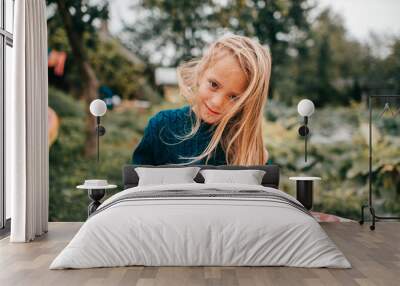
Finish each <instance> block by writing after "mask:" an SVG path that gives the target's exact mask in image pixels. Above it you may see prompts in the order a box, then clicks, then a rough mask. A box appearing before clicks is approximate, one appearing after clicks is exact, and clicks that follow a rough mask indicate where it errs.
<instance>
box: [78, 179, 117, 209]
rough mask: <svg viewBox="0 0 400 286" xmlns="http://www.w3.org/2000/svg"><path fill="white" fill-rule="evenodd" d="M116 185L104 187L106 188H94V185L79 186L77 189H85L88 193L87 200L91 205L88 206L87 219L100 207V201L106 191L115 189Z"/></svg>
mask: <svg viewBox="0 0 400 286" xmlns="http://www.w3.org/2000/svg"><path fill="white" fill-rule="evenodd" d="M116 187H117V185H106V186H94V185H79V186H77V187H76V188H77V189H85V190H87V191H88V196H89V199H90V200H91V203H90V204H89V206H88V217H89V216H90V215H91V214H92V213H93V212H95V211H96V209H97V208H98V207H99V205H101V202H100V200H101V199H102V198H103V197H104V195H105V193H106V190H111V189H115V188H116Z"/></svg>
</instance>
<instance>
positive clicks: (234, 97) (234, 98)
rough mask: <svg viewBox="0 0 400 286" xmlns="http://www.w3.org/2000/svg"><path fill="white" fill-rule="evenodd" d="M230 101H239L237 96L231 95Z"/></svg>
mask: <svg viewBox="0 0 400 286" xmlns="http://www.w3.org/2000/svg"><path fill="white" fill-rule="evenodd" d="M229 99H230V100H236V99H238V96H237V95H230V96H229Z"/></svg>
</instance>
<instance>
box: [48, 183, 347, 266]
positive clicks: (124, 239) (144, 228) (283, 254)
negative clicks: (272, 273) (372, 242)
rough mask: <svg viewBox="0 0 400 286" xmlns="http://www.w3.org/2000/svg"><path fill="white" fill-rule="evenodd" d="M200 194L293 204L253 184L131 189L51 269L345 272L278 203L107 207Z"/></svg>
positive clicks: (342, 262)
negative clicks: (258, 194) (265, 195)
mask: <svg viewBox="0 0 400 286" xmlns="http://www.w3.org/2000/svg"><path fill="white" fill-rule="evenodd" d="M207 189H213V190H214V191H215V190H217V191H224V190H225V191H227V190H229V191H232V190H237V191H239V190H242V191H243V190H262V191H266V192H269V193H270V194H271V193H272V194H277V195H280V196H284V197H286V198H288V199H290V200H291V201H293V202H296V203H298V204H299V202H298V201H297V200H296V199H294V198H293V197H292V196H290V195H288V194H286V193H284V192H282V191H280V190H277V189H273V188H268V187H264V186H258V185H245V184H199V183H189V184H174V185H153V186H138V187H134V188H130V189H127V190H124V191H122V192H120V193H118V194H115V195H114V196H112V197H110V198H109V199H107V200H106V201H105V202H104V203H103V204H102V205H101V206H100V207H99V209H98V210H99V211H98V213H96V214H95V215H93V216H92V217H90V218H89V219H88V220H87V221H86V222H85V223H84V224H83V225H82V227H81V228H80V230H79V231H78V233H77V234H76V235H75V236H74V238H73V239H72V240H71V242H70V243H69V244H68V245H67V246H66V247H65V248H64V250H63V251H62V252H61V253H60V254H59V255H58V256H57V257H56V258H55V259H54V261H53V262H52V264H51V265H50V269H63V268H90V267H112V266H127V265H145V266H189V265H190V266H194V265H198V266H200V265H204V266H207V265H208V266H210V265H213V266H241V265H243V266H244V265H246V266H294V267H331V268H351V265H350V263H349V261H348V260H347V259H346V258H345V257H344V255H343V254H342V252H341V251H340V250H339V249H338V248H337V247H336V245H335V244H334V242H333V241H332V240H331V239H330V238H329V237H328V236H327V234H326V233H325V231H324V230H323V229H322V228H321V226H320V225H319V224H318V222H317V221H316V220H315V219H314V218H313V217H311V216H310V215H308V214H307V213H305V212H303V211H301V210H299V209H298V208H295V207H293V206H291V205H289V204H285V203H281V202H278V201H274V200H264V199H262V198H245V197H241V198H235V197H226V198H225V197H224V198H221V197H201V198H199V197H182V198H179V197H173V198H150V199H138V200H126V201H124V200H122V201H120V202H118V203H114V204H113V202H115V200H118V199H119V198H121V197H123V196H126V195H129V194H131V193H133V192H146V191H160V192H162V191H168V190H192V191H193V190H198V191H199V192H200V191H206V190H207ZM134 194H137V193H134ZM102 208H103V210H102V211H100V210H101V209H102Z"/></svg>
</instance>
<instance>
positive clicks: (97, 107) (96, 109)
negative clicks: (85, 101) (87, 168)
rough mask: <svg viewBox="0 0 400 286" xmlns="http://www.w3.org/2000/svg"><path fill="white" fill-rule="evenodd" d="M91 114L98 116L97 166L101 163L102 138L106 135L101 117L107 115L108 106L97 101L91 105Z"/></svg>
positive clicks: (101, 101)
mask: <svg viewBox="0 0 400 286" xmlns="http://www.w3.org/2000/svg"><path fill="white" fill-rule="evenodd" d="M89 109H90V113H91V114H93V115H94V116H96V134H97V164H98V163H99V161H100V139H99V137H100V136H103V135H104V134H105V133H106V129H105V128H104V126H102V125H100V117H101V116H103V115H104V114H106V112H107V105H106V103H105V102H104V101H103V100H101V99H95V100H93V101H92V102H91V103H90V107H89Z"/></svg>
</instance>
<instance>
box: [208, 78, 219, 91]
mask: <svg viewBox="0 0 400 286" xmlns="http://www.w3.org/2000/svg"><path fill="white" fill-rule="evenodd" d="M209 83H210V86H211V87H212V88H214V89H215V88H217V87H218V84H217V83H216V82H215V81H212V80H210V81H209Z"/></svg>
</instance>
